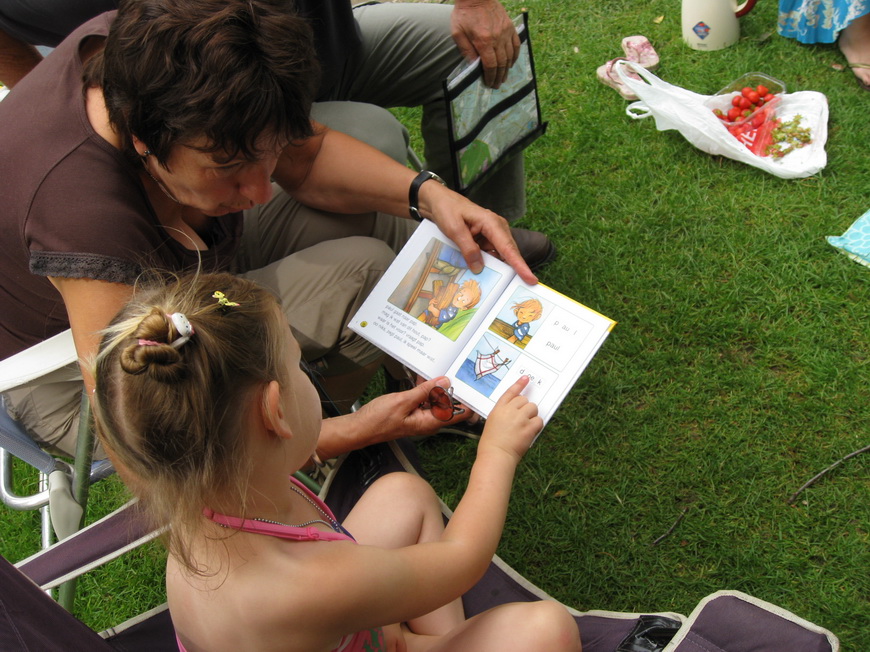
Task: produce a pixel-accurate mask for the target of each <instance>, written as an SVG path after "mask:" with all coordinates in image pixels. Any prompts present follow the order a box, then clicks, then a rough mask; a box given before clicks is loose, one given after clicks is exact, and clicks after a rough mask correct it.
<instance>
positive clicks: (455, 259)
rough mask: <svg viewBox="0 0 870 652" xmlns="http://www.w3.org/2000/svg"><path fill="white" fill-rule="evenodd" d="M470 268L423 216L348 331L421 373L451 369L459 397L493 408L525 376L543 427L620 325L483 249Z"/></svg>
mask: <svg viewBox="0 0 870 652" xmlns="http://www.w3.org/2000/svg"><path fill="white" fill-rule="evenodd" d="M484 263H485V267H484V269H483V271H482V272H481V273H480V274H474V273H472V272H471V270H470V269H468V267H467V266H466V263H465V259H464V258H463V257H462V254H461V253H460V252H459V249H458V248H457V247H456V245H454V244H453V242H451V241H450V240H449V239H447V237H445V236H444V235H443V234H442V233H441V231H439V230H438V227H436V226H435V225H434V224H433V223H432V222H430V221H428V220H424V221H423V222H422V223H421V224H420V227H419V228H418V229H417V231H416V232H415V233H414V235H413V236H412V237H411V239H410V240H409V241H408V243H407V244H406V245H405V247H404V248H403V249H402V251H400V252H399V254H398V256H397V257H396V259H395V261H393V263H392V265H390V267H389V269H387V271H386V272H385V273H384V276H383V278H382V279H381V280H380V282H379V283H378V284H377V286H375V288H374V290H372V292H371V294H370V295H369V296H368V298H367V299H366V300H365V302H364V303H363V305H362V306H361V307H360V309H359V311H358V312H357V313H356V315H354V317H353V318H352V319H351V322H350V328H351V330H353V331H354V332H356V333H359V334H360V335H361V336H362V337H364V338H366V339H367V340H369V341H370V342H372V343H373V344H375V345H377V346H378V347H379V348H381V349H383V350H384V351H385V352H386V353H388V354H389V355H390V356H391V357H393V358H395V359H396V360H398V361H400V362H401V363H403V364H404V365H405V366H407V367H408V368H410V369H412V370H413V371H415V372H416V373H418V374H419V375H421V376H423V377H424V378H427V379H429V378H435V377H437V376H447V377H448V378H449V379H450V382H451V384H452V385H453V388H454V395H455V397H456V398H457V399H459V400H461V401H462V402H463V403H465V404H466V405H468V406H469V407H470V408H471V409H473V410H474V411H475V412H477V413H478V414H481V415H482V416H484V417H486V416H488V415H489V413H490V411H491V410H492V408H493V406H494V405H495V403H496V401H497V400H498V398H499V397H500V396H501V395H502V393H504V391H505V390H506V389H507V388H508V387H510V386H511V385H512V384H513V383H514V382H515V381H516V380H517V379H518V378H519V377H520V376H529V378H530V383H529V385H528V386H527V387H526V389H525V390H524V392H523V394H524V395H525V396H526V397H527V398H528V399H529V400H530V401H532V402H534V403H537V405H538V411H539V414H540V416H541V418H542V419H543V420H544V423H545V424H546V423H547V422H548V421H549V420H550V418H551V417H552V416H553V413H554V412H555V411H556V408H558V407H559V405H560V404H561V403H562V401H563V400H564V398H565V395H566V394H567V393H568V391H569V390H570V389H571V387H573V386H574V383H576V382H577V379H578V378H579V377H580V374H581V373H583V370H584V369H585V368H586V366H587V365H588V364H589V361H590V360H591V359H592V357H593V356H594V355H595V353H596V352H597V351H598V348H599V347H600V346H601V344H602V343H603V342H604V340H605V339H606V338H607V336H608V334H609V333H610V331H611V330H612V329H613V327H614V326H615V325H616V322H614V321H613V320H612V319H608V318H607V317H605V316H603V315H601V314H599V313H597V312H595V311H594V310H592V309H590V308H587V307H586V306H584V305H582V304H580V303H578V302H577V301H574V300H573V299H569V298H568V297H566V296H565V295H563V294H560V293H559V292H556V291H555V290H553V289H551V288H549V287H547V286H545V285H542V284H540V283H539V284H538V285H528V284H527V283H525V282H523V281H522V280H521V279H520V278H519V277H518V276H517V275H516V273H515V272H514V270H513V269H512V268H511V267H510V266H509V265H506V264H505V263H503V262H501V261H500V260H498V259H497V258H495V257H493V256H490V255H489V254H486V253H484Z"/></svg>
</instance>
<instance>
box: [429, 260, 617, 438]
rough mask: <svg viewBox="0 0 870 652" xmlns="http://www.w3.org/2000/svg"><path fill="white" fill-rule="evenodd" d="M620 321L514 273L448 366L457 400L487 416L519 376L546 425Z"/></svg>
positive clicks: (527, 394) (527, 395) (526, 394)
mask: <svg viewBox="0 0 870 652" xmlns="http://www.w3.org/2000/svg"><path fill="white" fill-rule="evenodd" d="M615 324H616V322H614V321H613V320H612V319H609V318H607V317H605V316H603V315H601V314H599V313H597V312H595V311H594V310H592V309H590V308H587V307H586V306H584V305H582V304H580V303H578V302H576V301H574V300H573V299H569V298H568V297H566V296H565V295H563V294H560V293H559V292H556V291H555V290H553V289H551V288H549V287H547V286H545V285H542V284H538V285H528V284H526V283H524V282H523V281H522V280H520V279H519V277H515V278H514V280H513V281H512V282H511V283H510V285H509V286H508V287H507V288H506V290H505V292H504V295H503V297H502V300H500V301H499V302H498V304H496V305H495V306H493V308H492V309H491V310H490V311H489V313H487V315H486V316H485V318H484V319H483V323H482V325H481V328H480V329H479V331H478V332H477V333H475V335H474V336H473V337H472V338H471V339H470V340H469V341H468V344H467V345H466V346H465V347H464V348H463V350H462V353H461V354H460V356H459V358H458V359H457V360H456V362H454V364H452V365H451V366H450V368H449V369H448V370H447V374H446V375H447V376H448V377H449V378H450V379H451V382H452V383H453V385H454V393H455V395H456V397H457V398H459V399H461V400H462V401H463V402H464V403H466V404H467V405H469V406H470V407H471V408H472V409H473V410H474V411H475V412H478V413H479V414H482V415H483V416H487V415H488V414H489V412H490V411H491V410H492V408H493V406H494V405H495V403H496V401H497V400H498V398H499V397H500V396H501V395H502V394H503V393H504V391H505V390H506V389H507V388H508V387H510V386H511V385H512V384H513V383H514V382H516V381H517V379H519V377H520V376H529V377H530V382H529V385H528V386H527V387H526V389H525V390H524V392H523V394H524V396H526V397H527V398H528V399H529V400H530V401H532V402H534V403H536V404H537V405H538V413H539V415H540V416H541V418H542V419H543V420H544V423H545V424H546V423H547V421H549V420H550V418H551V417H552V416H553V413H554V412H555V411H556V408H558V407H559V404H560V403H561V402H562V401H563V400H564V398H565V396H566V395H567V393H568V391H569V390H570V389H571V387H573V386H574V383H576V382H577V379H578V378H579V377H580V374H581V373H582V372H583V370H584V369H585V368H586V366H587V365H588V364H589V361H590V360H591V359H592V357H593V356H594V355H595V353H596V352H597V351H598V348H599V347H600V346H601V344H602V343H603V342H604V340H605V339H606V338H607V336H608V334H609V333H610V331H611V330H612V329H613V327H614V326H615Z"/></svg>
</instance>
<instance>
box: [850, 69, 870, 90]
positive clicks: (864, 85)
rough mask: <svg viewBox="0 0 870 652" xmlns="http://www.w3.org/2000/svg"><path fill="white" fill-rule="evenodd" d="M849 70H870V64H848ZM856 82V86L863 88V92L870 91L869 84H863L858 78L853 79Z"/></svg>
mask: <svg viewBox="0 0 870 652" xmlns="http://www.w3.org/2000/svg"><path fill="white" fill-rule="evenodd" d="M849 67H850V68H861V69H865V70H866V69H870V63H850V64H849ZM855 79H857V80H858V85H859V86H860V87H861V88H863V89H864V90H865V91H870V83H867V82H865V81H864V80H863V79H861V78H860V77H857V76H856V77H855Z"/></svg>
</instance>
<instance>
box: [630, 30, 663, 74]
mask: <svg viewBox="0 0 870 652" xmlns="http://www.w3.org/2000/svg"><path fill="white" fill-rule="evenodd" d="M622 50H623V52H625V58H626V59H628V60H629V61H634V62H635V63H638V64H640V65H641V66H643V67H644V68H646V69H647V70H655V69H656V68H658V67H659V55H658V52H656V50H655V48H654V47H653V46H652V43H650V42H649V39H648V38H647V37H646V36H641V35H640V34H638V35H636V36H626V37H625V38H624V39H622Z"/></svg>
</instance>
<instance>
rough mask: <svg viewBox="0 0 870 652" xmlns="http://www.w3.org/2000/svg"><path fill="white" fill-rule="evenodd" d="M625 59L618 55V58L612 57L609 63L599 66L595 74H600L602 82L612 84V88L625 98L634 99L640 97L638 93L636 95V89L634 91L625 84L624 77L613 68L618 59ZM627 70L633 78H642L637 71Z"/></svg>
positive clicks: (599, 77) (599, 78)
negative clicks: (621, 77)
mask: <svg viewBox="0 0 870 652" xmlns="http://www.w3.org/2000/svg"><path fill="white" fill-rule="evenodd" d="M625 60H626V59H625V57H617V58H616V59H611V60H610V61H608V62H607V63H605V64H603V65H600V66H598V70H597V71H596V72H595V74H596V75H597V76H598V80H599V81H600V82H601V83H602V84H605V85H607V86H610V88H613V89H615V90H616V92H617V93H619V94H620V95H621V96H622V97H623V99H626V100H632V101H633V100H636V99H638V97H637V95H635V94H634V91H632V90H631V89H630V88H629V87H628V86H626V85H625V83H624V82H623V81H622V79H620V77H619V75H618V74H617V72H616V71H615V70H614V69H613V66H614V64H615V63H616V62H617V61H625ZM626 72H627V73H628V76H629V77H631V78H632V79H640V77H639V76H638V75H637V73H635V72H631V71H629V70H627V71H626Z"/></svg>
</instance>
